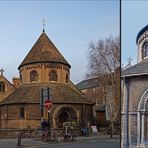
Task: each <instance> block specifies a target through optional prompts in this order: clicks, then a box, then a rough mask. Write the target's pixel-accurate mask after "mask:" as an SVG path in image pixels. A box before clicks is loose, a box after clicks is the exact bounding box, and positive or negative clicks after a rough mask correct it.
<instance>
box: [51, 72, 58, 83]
mask: <svg viewBox="0 0 148 148" xmlns="http://www.w3.org/2000/svg"><path fill="white" fill-rule="evenodd" d="M57 80H58V76H57V73H56V71H54V70H52V71H50V73H49V81H57Z"/></svg>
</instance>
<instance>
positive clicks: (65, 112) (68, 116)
mask: <svg viewBox="0 0 148 148" xmlns="http://www.w3.org/2000/svg"><path fill="white" fill-rule="evenodd" d="M57 117H58V120H57V121H58V124H57V126H58V127H59V128H62V127H63V123H64V122H71V123H72V122H76V121H77V115H76V112H75V111H74V109H73V108H70V107H63V108H61V109H60V110H59V112H58V113H57Z"/></svg>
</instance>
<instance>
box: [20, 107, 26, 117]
mask: <svg viewBox="0 0 148 148" xmlns="http://www.w3.org/2000/svg"><path fill="white" fill-rule="evenodd" d="M20 118H22V119H23V118H25V108H24V107H21V108H20Z"/></svg>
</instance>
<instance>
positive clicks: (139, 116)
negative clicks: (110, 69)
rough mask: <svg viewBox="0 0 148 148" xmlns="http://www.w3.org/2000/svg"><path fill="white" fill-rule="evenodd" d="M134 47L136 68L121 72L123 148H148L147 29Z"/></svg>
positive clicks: (147, 28) (144, 29)
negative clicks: (135, 47) (135, 50)
mask: <svg viewBox="0 0 148 148" xmlns="http://www.w3.org/2000/svg"><path fill="white" fill-rule="evenodd" d="M136 43H137V46H138V56H137V61H138V62H137V64H135V65H134V66H131V67H129V68H127V69H125V70H124V71H122V94H121V95H122V112H121V121H122V124H121V131H122V134H121V135H122V138H121V140H122V141H121V146H122V148H133V147H135V148H148V25H147V26H145V27H144V28H143V29H142V30H141V31H140V32H139V33H138V35H137V39H136Z"/></svg>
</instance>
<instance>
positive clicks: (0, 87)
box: [0, 81, 5, 92]
mask: <svg viewBox="0 0 148 148" xmlns="http://www.w3.org/2000/svg"><path fill="white" fill-rule="evenodd" d="M4 91H5V83H4V82H2V81H1V82H0V92H4Z"/></svg>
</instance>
